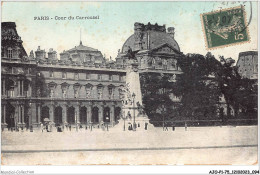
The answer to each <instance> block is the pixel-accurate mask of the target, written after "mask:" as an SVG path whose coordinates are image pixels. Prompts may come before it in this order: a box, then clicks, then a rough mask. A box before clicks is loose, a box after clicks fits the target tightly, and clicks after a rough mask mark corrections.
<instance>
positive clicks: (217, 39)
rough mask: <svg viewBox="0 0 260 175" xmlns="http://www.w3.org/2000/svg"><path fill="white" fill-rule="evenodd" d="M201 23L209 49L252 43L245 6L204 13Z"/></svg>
mask: <svg viewBox="0 0 260 175" xmlns="http://www.w3.org/2000/svg"><path fill="white" fill-rule="evenodd" d="M201 22H202V28H203V32H204V38H205V43H206V47H207V49H215V48H219V47H227V46H230V45H235V44H241V43H245V42H249V41H250V36H249V32H248V28H247V22H246V12H245V10H244V7H243V6H238V7H233V8H228V9H222V10H218V11H213V12H209V13H203V14H201Z"/></svg>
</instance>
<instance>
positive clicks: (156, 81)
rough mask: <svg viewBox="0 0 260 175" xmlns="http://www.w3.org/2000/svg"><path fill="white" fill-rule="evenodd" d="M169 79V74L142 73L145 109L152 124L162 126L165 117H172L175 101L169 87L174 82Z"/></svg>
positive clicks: (166, 118)
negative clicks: (171, 97) (170, 94)
mask: <svg viewBox="0 0 260 175" xmlns="http://www.w3.org/2000/svg"><path fill="white" fill-rule="evenodd" d="M169 79H170V76H169V75H167V74H160V73H142V74H141V76H140V81H141V91H142V94H143V106H144V111H145V113H146V114H147V115H148V117H149V119H150V122H151V123H152V124H155V125H158V124H160V126H161V125H162V122H161V121H163V119H165V120H168V119H169V118H171V116H170V115H169V114H171V113H172V111H173V101H172V100H171V99H170V97H169V93H170V91H169V89H171V88H172V86H173V83H172V82H170V81H169Z"/></svg>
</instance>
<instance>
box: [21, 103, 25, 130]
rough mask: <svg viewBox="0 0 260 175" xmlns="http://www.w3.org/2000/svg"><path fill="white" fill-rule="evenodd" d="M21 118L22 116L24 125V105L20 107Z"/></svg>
mask: <svg viewBox="0 0 260 175" xmlns="http://www.w3.org/2000/svg"><path fill="white" fill-rule="evenodd" d="M21 113H22V114H21V116H22V124H23V125H24V124H25V123H24V105H21Z"/></svg>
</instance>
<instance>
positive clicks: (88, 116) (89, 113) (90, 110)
mask: <svg viewBox="0 0 260 175" xmlns="http://www.w3.org/2000/svg"><path fill="white" fill-rule="evenodd" d="M91 116H92V106H87V123H90V122H92V121H91Z"/></svg>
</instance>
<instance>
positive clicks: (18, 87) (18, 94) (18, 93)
mask: <svg viewBox="0 0 260 175" xmlns="http://www.w3.org/2000/svg"><path fill="white" fill-rule="evenodd" d="M17 85H18V86H17V96H20V86H21V84H20V80H19V79H18V80H17Z"/></svg>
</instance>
